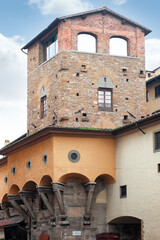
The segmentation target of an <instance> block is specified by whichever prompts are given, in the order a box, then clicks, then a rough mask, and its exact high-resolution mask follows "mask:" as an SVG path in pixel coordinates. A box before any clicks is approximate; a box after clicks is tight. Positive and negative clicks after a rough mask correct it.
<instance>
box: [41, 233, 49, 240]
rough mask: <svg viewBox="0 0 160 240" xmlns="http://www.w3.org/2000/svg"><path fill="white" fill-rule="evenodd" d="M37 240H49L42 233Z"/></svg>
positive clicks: (46, 235)
mask: <svg viewBox="0 0 160 240" xmlns="http://www.w3.org/2000/svg"><path fill="white" fill-rule="evenodd" d="M39 240H50V237H49V235H48V234H47V233H42V234H41V235H40V237H39Z"/></svg>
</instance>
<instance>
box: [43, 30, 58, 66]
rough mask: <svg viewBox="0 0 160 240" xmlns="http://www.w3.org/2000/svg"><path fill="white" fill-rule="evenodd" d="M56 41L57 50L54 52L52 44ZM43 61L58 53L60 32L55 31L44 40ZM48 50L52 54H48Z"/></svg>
mask: <svg viewBox="0 0 160 240" xmlns="http://www.w3.org/2000/svg"><path fill="white" fill-rule="evenodd" d="M54 43H55V46H54V48H55V51H54V54H52V53H51V46H52V44H54ZM42 49H43V50H42V52H43V54H42V62H45V61H48V60H49V59H51V58H52V57H54V56H55V55H56V54H57V53H58V32H57V31H56V32H54V33H53V34H51V35H50V36H49V37H47V38H46V39H45V40H44V41H42ZM48 52H49V53H50V55H49V56H48Z"/></svg>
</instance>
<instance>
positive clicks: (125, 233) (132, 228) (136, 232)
mask: <svg viewBox="0 0 160 240" xmlns="http://www.w3.org/2000/svg"><path fill="white" fill-rule="evenodd" d="M141 228H142V226H141V219H139V218H136V217H132V216H121V217H117V218H115V219H113V220H111V221H110V222H109V230H110V232H113V231H114V232H115V233H118V234H119V235H120V236H121V239H138V240H139V239H141V232H142V230H141Z"/></svg>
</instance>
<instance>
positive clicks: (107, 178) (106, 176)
mask: <svg viewBox="0 0 160 240" xmlns="http://www.w3.org/2000/svg"><path fill="white" fill-rule="evenodd" d="M98 178H102V179H104V180H105V182H106V184H113V183H115V182H116V179H114V178H113V177H112V176H111V175H109V174H101V175H100V176H98V177H97V178H96V179H95V182H96V181H97V180H98Z"/></svg>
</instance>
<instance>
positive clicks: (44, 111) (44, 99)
mask: <svg viewBox="0 0 160 240" xmlns="http://www.w3.org/2000/svg"><path fill="white" fill-rule="evenodd" d="M46 115H47V96H44V97H42V98H41V119H42V118H44V117H46Z"/></svg>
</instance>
